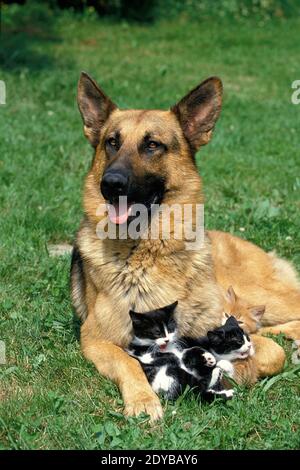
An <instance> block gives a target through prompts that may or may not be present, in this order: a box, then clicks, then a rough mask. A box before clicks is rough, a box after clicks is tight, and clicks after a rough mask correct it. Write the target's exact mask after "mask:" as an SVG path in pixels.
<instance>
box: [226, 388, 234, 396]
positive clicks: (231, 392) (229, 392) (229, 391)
mask: <svg viewBox="0 0 300 470" xmlns="http://www.w3.org/2000/svg"><path fill="white" fill-rule="evenodd" d="M224 393H225V395H226V398H232V397H233V395H234V390H233V389H232V388H231V389H229V390H224Z"/></svg>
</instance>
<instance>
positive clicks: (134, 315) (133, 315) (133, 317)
mask: <svg viewBox="0 0 300 470" xmlns="http://www.w3.org/2000/svg"><path fill="white" fill-rule="evenodd" d="M129 315H130V318H131V321H132V323H135V324H137V323H139V322H140V321H141V320H142V318H141V316H142V314H141V313H137V312H134V311H133V310H129Z"/></svg>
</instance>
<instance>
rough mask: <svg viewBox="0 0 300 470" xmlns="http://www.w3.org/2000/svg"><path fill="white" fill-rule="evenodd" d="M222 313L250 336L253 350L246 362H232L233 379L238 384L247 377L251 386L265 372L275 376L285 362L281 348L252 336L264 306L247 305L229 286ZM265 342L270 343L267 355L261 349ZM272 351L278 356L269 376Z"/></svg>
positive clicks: (264, 374) (258, 326)
mask: <svg viewBox="0 0 300 470" xmlns="http://www.w3.org/2000/svg"><path fill="white" fill-rule="evenodd" d="M224 312H225V316H226V314H227V315H233V316H234V317H235V318H236V319H237V320H238V321H239V322H240V324H241V327H242V328H243V330H245V332H246V333H248V334H251V341H252V343H253V345H254V349H255V355H254V356H253V357H249V358H248V359H247V361H245V360H237V361H235V362H234V368H235V375H234V379H236V380H238V381H239V382H240V379H242V378H246V377H249V379H248V380H247V383H248V384H249V385H251V384H254V383H255V382H257V380H258V379H259V378H261V377H266V375H267V371H268V375H271V374H272V375H275V374H278V373H279V372H281V370H282V368H283V366H284V362H285V352H284V350H283V348H282V347H281V346H279V344H277V343H274V341H272V340H270V339H269V338H263V340H262V338H261V336H258V335H256V334H253V333H255V332H257V330H258V329H259V328H260V321H261V318H262V316H263V314H264V312H265V306H264V305H256V306H251V305H249V304H248V302H246V301H245V300H243V299H242V298H240V297H238V296H237V295H236V293H235V292H234V290H233V287H231V286H230V287H229V288H228V290H227V292H226V294H225V295H224ZM266 340H268V341H270V346H269V347H270V349H268V354H267V355H266V354H265V353H264V351H265V349H264V348H262V347H261V343H262V341H266ZM272 351H273V352H274V353H277V354H278V361H277V363H276V364H275V366H274V368H273V370H272V371H271V374H270V364H269V358H270V356H272ZM256 358H259V360H258V361H257V360H256ZM258 364H259V368H258Z"/></svg>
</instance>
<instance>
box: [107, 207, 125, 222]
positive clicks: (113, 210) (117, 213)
mask: <svg viewBox="0 0 300 470" xmlns="http://www.w3.org/2000/svg"><path fill="white" fill-rule="evenodd" d="M129 212H130V205H128V204H127V202H120V203H119V204H108V217H109V219H110V221H111V222H113V223H114V224H124V223H125V222H126V221H127V219H128V217H129Z"/></svg>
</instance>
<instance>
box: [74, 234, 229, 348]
mask: <svg viewBox="0 0 300 470" xmlns="http://www.w3.org/2000/svg"><path fill="white" fill-rule="evenodd" d="M78 245H79V249H80V252H81V254H82V257H83V259H84V262H85V263H87V265H88V273H89V276H90V279H91V281H92V283H93V284H94V286H95V290H96V292H97V293H99V296H100V299H99V300H98V302H97V305H96V308H95V313H96V317H97V321H98V323H99V327H100V328H101V330H102V334H103V335H104V336H105V337H111V336H112V331H111V327H110V325H111V323H112V318H113V324H114V330H115V331H118V334H117V335H116V336H115V338H114V340H115V341H116V342H117V343H122V344H125V343H127V342H128V341H129V340H130V331H131V324H130V320H129V314H128V312H129V310H130V309H132V310H136V311H139V312H143V311H149V310H153V309H156V308H160V307H161V306H162V305H168V304H171V303H173V302H174V301H176V300H178V301H179V306H178V309H177V321H178V325H179V329H180V331H181V333H183V334H189V335H193V334H194V335H199V334H202V333H204V332H206V331H207V329H208V328H210V327H212V326H215V325H216V324H218V321H219V320H218V318H217V315H216V311H218V308H219V311H220V316H221V312H222V308H221V303H220V297H219V296H220V293H219V291H218V288H217V286H216V284H215V281H214V278H213V275H212V269H211V258H210V251H209V245H206V244H205V245H204V246H203V248H202V249H201V250H200V251H199V252H195V251H188V250H182V251H179V252H178V251H176V252H174V253H172V251H169V253H168V252H167V250H168V249H169V250H170V245H169V246H167V245H162V242H161V241H159V240H158V241H155V242H153V241H144V242H143V244H141V243H140V244H139V245H136V244H134V242H132V243H130V244H128V243H126V244H125V243H122V241H121V242H120V241H117V240H114V241H111V240H99V239H98V238H97V236H96V234H94V233H93V231H92V229H91V228H90V227H89V226H88V225H87V226H85V227H82V228H81V230H80V232H79V237H78ZM164 251H165V253H164ZM219 303H220V306H219ZM211 312H214V314H213V315H211ZM106 331H107V333H105V332H106ZM117 338H118V340H117ZM121 338H122V339H121Z"/></svg>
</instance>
